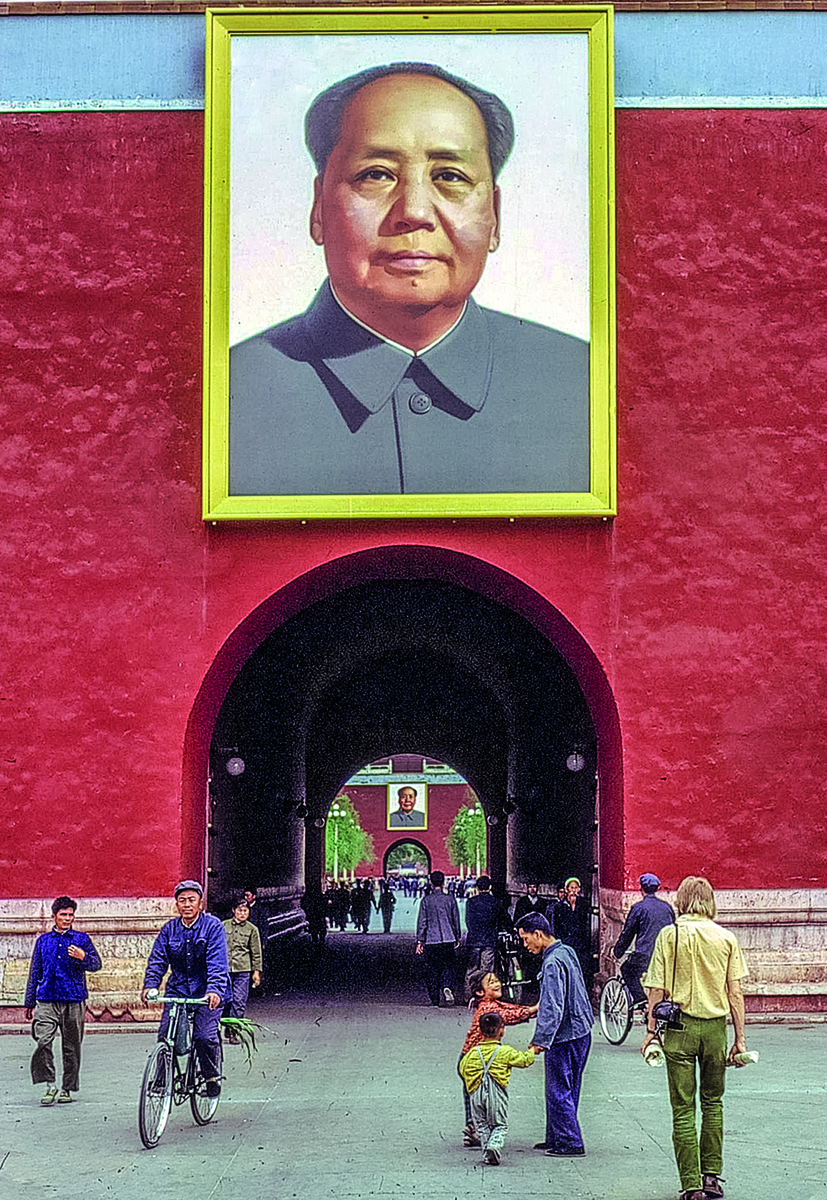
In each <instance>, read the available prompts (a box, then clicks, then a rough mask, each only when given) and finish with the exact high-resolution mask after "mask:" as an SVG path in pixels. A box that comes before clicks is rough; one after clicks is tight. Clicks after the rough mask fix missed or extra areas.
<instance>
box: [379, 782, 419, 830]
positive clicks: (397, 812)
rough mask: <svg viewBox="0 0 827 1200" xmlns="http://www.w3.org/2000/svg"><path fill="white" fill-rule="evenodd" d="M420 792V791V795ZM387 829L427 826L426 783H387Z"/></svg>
mask: <svg viewBox="0 0 827 1200" xmlns="http://www.w3.org/2000/svg"><path fill="white" fill-rule="evenodd" d="M420 792H421V793H422V794H421V795H420ZM387 827H388V829H427V828H428V785H427V784H425V783H420V784H417V785H416V787H414V785H413V784H412V783H403V784H402V785H401V786H396V785H394V784H388V822H387Z"/></svg>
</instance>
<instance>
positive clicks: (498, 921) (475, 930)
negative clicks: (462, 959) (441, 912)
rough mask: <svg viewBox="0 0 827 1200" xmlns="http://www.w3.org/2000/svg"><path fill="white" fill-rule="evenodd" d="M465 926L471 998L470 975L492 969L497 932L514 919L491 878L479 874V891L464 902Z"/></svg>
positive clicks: (506, 927)
mask: <svg viewBox="0 0 827 1200" xmlns="http://www.w3.org/2000/svg"><path fill="white" fill-rule="evenodd" d="M465 926H466V929H467V930H468V936H467V938H466V945H467V947H468V963H467V970H466V973H465V990H466V992H467V993H468V998H469V1000H470V998H471V996H472V995H473V992H472V989H471V976H472V974H473V973H474V972H475V971H493V970H494V958H495V954H496V949H497V935H498V934H499V932H500V930H501V929H510V928H511V922H510V921H509V919H508V917H507V916H506V914H505V912H504V911H503V907H502V905H501V904H500V902H499V901H498V900H497V899H496V898H495V897H494V896H492V895H491V880H490V878H489V877H488V875H480V877H479V879H478V880H477V894H476V896H471V897H470V898H469V899H468V900H466V902H465Z"/></svg>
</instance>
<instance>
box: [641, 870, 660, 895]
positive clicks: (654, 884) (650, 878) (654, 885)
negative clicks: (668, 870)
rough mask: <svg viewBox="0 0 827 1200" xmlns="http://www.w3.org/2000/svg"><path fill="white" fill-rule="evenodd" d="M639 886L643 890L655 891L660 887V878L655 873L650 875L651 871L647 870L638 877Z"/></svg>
mask: <svg viewBox="0 0 827 1200" xmlns="http://www.w3.org/2000/svg"><path fill="white" fill-rule="evenodd" d="M640 886H641V887H642V888H643V890H644V892H656V891H657V890H658V888H659V887H660V880H659V879H658V877H657V875H652V873H651V872H649V871H647V873H646V874H645V875H641V877H640Z"/></svg>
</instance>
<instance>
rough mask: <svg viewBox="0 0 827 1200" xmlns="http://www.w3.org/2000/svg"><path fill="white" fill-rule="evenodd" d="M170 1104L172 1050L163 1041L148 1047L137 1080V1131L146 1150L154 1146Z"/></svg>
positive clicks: (167, 1116)
mask: <svg viewBox="0 0 827 1200" xmlns="http://www.w3.org/2000/svg"><path fill="white" fill-rule="evenodd" d="M171 1106H172V1054H171V1053H170V1048H169V1046H167V1045H165V1044H164V1043H163V1042H159V1044H158V1045H157V1046H156V1047H155V1049H154V1050H153V1051H152V1054H151V1055H150V1056H149V1061H148V1062H147V1064H146V1067H145V1069H144V1077H143V1080H142V1081H141V1098H140V1101H139V1103H138V1132H139V1133H140V1135H141V1141H142V1142H143V1144H144V1145H145V1146H146V1148H147V1150H151V1149H152V1148H153V1146H157V1145H158V1143H159V1142H160V1140H161V1134H162V1133H163V1132H164V1129H165V1128H166V1124H167V1119H168V1118H169V1110H170V1108H171Z"/></svg>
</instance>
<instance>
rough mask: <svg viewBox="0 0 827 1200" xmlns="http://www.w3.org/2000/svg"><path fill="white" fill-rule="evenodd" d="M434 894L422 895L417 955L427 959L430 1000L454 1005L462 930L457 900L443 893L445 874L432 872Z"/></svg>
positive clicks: (417, 925)
mask: <svg viewBox="0 0 827 1200" xmlns="http://www.w3.org/2000/svg"><path fill="white" fill-rule="evenodd" d="M431 886H432V889H433V890H432V891H431V892H429V894H428V895H427V896H423V897H422V900H421V902H420V905H419V916H418V918H417V922H416V953H417V954H421V955H423V956H424V959H425V986H426V988H427V989H428V999H429V1000H430V1001H431V1004H433V1005H434V1006H435V1007H437V1006H438V1005H439V1001H440V996H442V997H443V999H444V1001H445V1003H446V1004H447V1005H453V1004H454V991H455V989H456V986H457V983H456V948H457V946H458V945H459V940H460V936H461V930H460V925H459V908H458V907H457V902H456V898H455V897H454V896H448V895H446V893H445V892H444V891H443V890H442V889H443V887H444V886H445V875H444V874H443V872H442V871H432V872H431Z"/></svg>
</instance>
